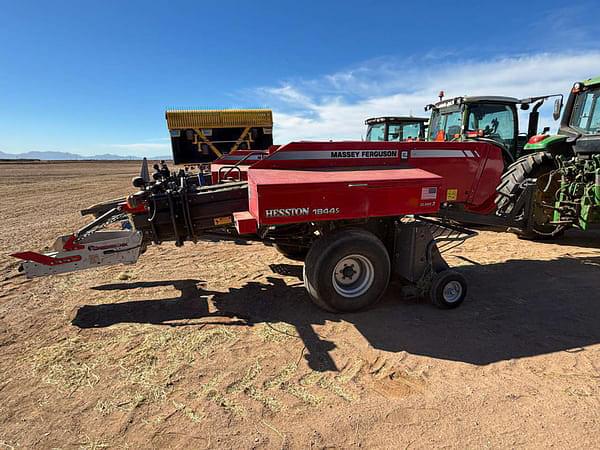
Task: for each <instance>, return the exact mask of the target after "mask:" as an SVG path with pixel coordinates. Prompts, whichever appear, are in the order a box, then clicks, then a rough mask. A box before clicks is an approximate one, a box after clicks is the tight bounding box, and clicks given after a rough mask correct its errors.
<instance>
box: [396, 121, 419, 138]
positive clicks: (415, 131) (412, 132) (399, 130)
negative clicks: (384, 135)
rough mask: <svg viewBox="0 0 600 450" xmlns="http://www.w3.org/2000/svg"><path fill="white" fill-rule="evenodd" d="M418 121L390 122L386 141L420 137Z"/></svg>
mask: <svg viewBox="0 0 600 450" xmlns="http://www.w3.org/2000/svg"><path fill="white" fill-rule="evenodd" d="M420 132H421V124H420V123H402V124H400V123H390V124H389V125H388V141H403V140H406V139H419V138H420V137H421V134H420Z"/></svg>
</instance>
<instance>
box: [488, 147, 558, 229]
mask: <svg viewBox="0 0 600 450" xmlns="http://www.w3.org/2000/svg"><path fill="white" fill-rule="evenodd" d="M555 169H556V162H555V160H554V158H553V156H552V155H551V154H550V153H547V152H537V153H531V154H529V155H524V156H522V157H521V158H519V159H517V160H516V161H515V162H514V163H512V164H511V165H510V166H509V167H508V169H507V170H506V172H505V173H504V174H503V175H502V178H501V180H500V184H499V185H498V188H497V189H496V191H497V195H496V200H495V201H496V214H497V215H499V216H502V217H508V216H509V215H510V214H511V213H512V212H513V209H514V208H515V204H516V202H517V199H518V198H519V195H520V194H521V192H523V189H524V188H523V186H524V183H525V181H527V180H528V179H538V180H539V181H538V186H539V187H544V185H545V184H546V183H547V181H548V179H547V177H545V175H548V174H549V173H550V172H552V171H553V170H555ZM536 195H538V196H539V195H544V194H543V193H542V191H541V189H540V190H539V191H538V193H537V194H536ZM550 201H552V200H551V199H550ZM517 213H518V214H517V217H518V215H519V214H522V213H524V212H522V211H521V212H519V211H518V212H517ZM535 217H536V215H535V214H534V219H535ZM510 230H511V231H513V232H515V233H516V234H517V235H519V237H520V238H523V239H532V240H533V239H552V238H555V237H558V236H560V235H562V233H563V232H564V229H563V227H562V226H561V225H552V224H549V223H540V222H534V223H529V224H528V225H527V228H526V229H513V228H511V229H510Z"/></svg>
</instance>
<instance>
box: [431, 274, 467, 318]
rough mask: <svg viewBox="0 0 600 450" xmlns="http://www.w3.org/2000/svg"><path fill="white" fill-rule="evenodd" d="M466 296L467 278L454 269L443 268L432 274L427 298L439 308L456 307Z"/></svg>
mask: <svg viewBox="0 0 600 450" xmlns="http://www.w3.org/2000/svg"><path fill="white" fill-rule="evenodd" d="M466 296H467V280H466V279H465V277H464V276H463V275H462V274H461V273H459V272H456V271H454V270H444V271H442V272H438V273H436V274H435V275H434V276H433V280H432V282H431V288H430V290H429V298H430V299H431V303H433V304H434V305H435V306H437V307H438V308H440V309H454V308H458V307H459V306H460V305H461V304H462V302H463V301H464V300H465V297H466Z"/></svg>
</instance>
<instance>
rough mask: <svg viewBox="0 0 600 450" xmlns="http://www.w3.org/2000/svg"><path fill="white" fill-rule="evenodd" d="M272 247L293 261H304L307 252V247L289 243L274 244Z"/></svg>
mask: <svg viewBox="0 0 600 450" xmlns="http://www.w3.org/2000/svg"><path fill="white" fill-rule="evenodd" d="M273 247H275V250H277V251H278V252H279V253H281V254H282V255H283V256H285V257H286V258H288V259H292V260H294V261H304V260H305V259H306V255H307V254H308V247H300V246H298V245H289V244H274V245H273Z"/></svg>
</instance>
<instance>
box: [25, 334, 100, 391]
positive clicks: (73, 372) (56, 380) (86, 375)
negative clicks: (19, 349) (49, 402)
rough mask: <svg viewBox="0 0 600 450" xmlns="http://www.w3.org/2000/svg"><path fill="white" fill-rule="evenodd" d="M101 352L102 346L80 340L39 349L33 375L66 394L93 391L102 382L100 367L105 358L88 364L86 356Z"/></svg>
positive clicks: (71, 339)
mask: <svg viewBox="0 0 600 450" xmlns="http://www.w3.org/2000/svg"><path fill="white" fill-rule="evenodd" d="M98 350H99V345H98V343H96V344H93V343H87V342H85V341H83V340H81V339H79V338H77V337H75V338H70V339H66V340H64V341H61V342H59V343H56V344H53V345H50V346H48V347H44V348H41V349H39V350H38V351H37V352H36V353H35V354H34V355H33V357H32V362H33V372H34V374H36V375H38V376H41V378H42V380H43V381H44V382H45V383H48V384H51V385H54V386H56V387H57V389H58V390H59V391H61V392H63V393H72V392H74V391H75V390H77V389H79V388H80V387H89V388H93V387H94V386H95V385H96V384H98V382H99V381H100V376H99V375H98V374H97V373H96V367H97V365H98V364H99V363H100V362H101V361H100V359H101V358H98V359H97V360H95V361H94V362H88V361H87V359H86V358H83V357H82V354H87V353H96V352H97V351H98Z"/></svg>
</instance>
